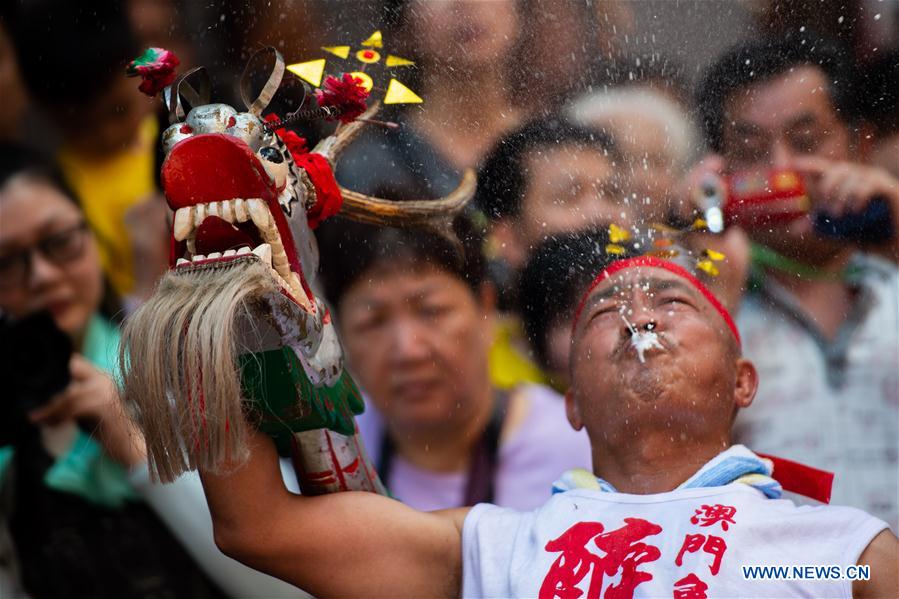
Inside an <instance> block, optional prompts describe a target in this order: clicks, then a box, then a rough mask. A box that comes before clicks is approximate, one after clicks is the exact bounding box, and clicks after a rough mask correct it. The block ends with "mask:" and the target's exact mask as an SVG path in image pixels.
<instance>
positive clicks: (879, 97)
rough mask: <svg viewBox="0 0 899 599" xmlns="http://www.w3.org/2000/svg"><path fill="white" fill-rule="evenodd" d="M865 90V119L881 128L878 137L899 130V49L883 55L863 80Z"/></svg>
mask: <svg viewBox="0 0 899 599" xmlns="http://www.w3.org/2000/svg"><path fill="white" fill-rule="evenodd" d="M858 89H859V90H864V91H865V93H864V95H863V96H862V105H861V107H860V108H861V116H862V117H863V118H864V119H866V120H867V121H869V122H870V123H872V124H873V125H874V126H875V127H877V129H878V131H877V134H878V135H892V134H893V133H895V132H897V131H899V48H894V49H893V50H891V51H889V52H887V53H886V54H883V55H881V56H880V58H879V59H877V60H876V61H875V62H874V63H872V64H871V65H870V66H869V67H868V68H867V69H865V70H864V71H863V72H862V73H861V75H860V78H859V82H858Z"/></svg>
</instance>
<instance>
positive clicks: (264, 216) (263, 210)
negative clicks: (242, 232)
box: [247, 199, 277, 234]
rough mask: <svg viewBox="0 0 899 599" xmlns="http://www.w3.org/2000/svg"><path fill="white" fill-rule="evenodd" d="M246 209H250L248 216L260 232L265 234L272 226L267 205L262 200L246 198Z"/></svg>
mask: <svg viewBox="0 0 899 599" xmlns="http://www.w3.org/2000/svg"><path fill="white" fill-rule="evenodd" d="M247 209H248V210H249V211H250V218H252V219H253V224H254V225H256V228H257V229H259V231H260V232H262V233H263V234H265V233H266V232H267V231H268V230H269V228H270V227H271V226H272V222H271V221H272V215H271V213H270V212H269V211H268V206H266V205H265V202H263V201H262V200H259V199H252V200H247ZM275 234H277V232H275Z"/></svg>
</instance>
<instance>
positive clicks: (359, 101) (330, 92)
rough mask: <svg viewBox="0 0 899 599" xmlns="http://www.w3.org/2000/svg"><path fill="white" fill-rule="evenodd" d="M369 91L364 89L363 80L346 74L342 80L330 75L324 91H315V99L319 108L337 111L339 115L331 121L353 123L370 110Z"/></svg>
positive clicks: (330, 119)
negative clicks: (368, 104)
mask: <svg viewBox="0 0 899 599" xmlns="http://www.w3.org/2000/svg"><path fill="white" fill-rule="evenodd" d="M366 98H368V90H366V89H365V88H364V87H362V80H361V79H359V78H358V77H353V76H352V75H350V74H349V73H344V74H343V77H342V78H341V79H338V78H337V77H333V76H331V75H328V77H327V78H326V79H325V83H324V89H317V90H315V99H316V100H318V105H319V106H330V107H332V108H336V109H337V114H336V115H335V116H333V117H330V118H328V120H329V121H333V120H336V119H340V122H341V123H351V122H353V121H354V120H355V119H356V117H358V116H359V115H360V114H362V113H363V112H365V109H366V108H368V107H367V106H366V105H365V100H366Z"/></svg>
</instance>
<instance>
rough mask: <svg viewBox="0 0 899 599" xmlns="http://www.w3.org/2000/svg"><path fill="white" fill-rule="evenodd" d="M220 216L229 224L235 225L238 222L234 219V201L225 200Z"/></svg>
mask: <svg viewBox="0 0 899 599" xmlns="http://www.w3.org/2000/svg"><path fill="white" fill-rule="evenodd" d="M219 216H221V217H222V218H223V219H225V220H226V221H228V222H229V223H233V222H235V221H236V220H237V219H236V218H234V200H225V201H224V202H222V206H221V209H220V211H219Z"/></svg>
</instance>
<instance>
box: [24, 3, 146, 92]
mask: <svg viewBox="0 0 899 599" xmlns="http://www.w3.org/2000/svg"><path fill="white" fill-rule="evenodd" d="M8 15H9V16H8V17H7V18H8V19H9V24H8V25H9V33H10V37H11V38H12V40H13V44H14V45H15V48H16V54H17V56H18V60H19V65H20V67H21V71H22V78H23V80H24V82H25V85H26V87H27V88H28V90H29V91H30V93H31V95H32V96H33V97H34V99H35V100H37V101H39V102H40V103H42V104H44V105H45V106H48V107H51V108H53V107H66V108H72V107H75V108H81V107H85V106H88V105H90V104H91V103H92V102H93V101H95V100H96V99H97V98H98V97H100V96H101V95H102V94H103V93H104V92H105V91H106V90H107V89H108V87H109V85H110V84H111V83H112V82H113V81H114V80H115V78H116V77H123V76H124V72H125V71H124V69H125V66H126V65H127V64H128V62H129V61H130V60H132V59H133V58H134V57H135V56H137V54H138V53H139V51H140V50H139V44H138V42H137V39H136V37H135V35H134V32H133V30H132V28H131V24H130V23H129V21H128V15H127V11H126V3H124V2H116V1H114V0H93V1H91V2H77V1H75V2H73V1H71V0H22V1H20V2H18V3H17V4H16V5H15V7H14V8H12V9H10V11H9V13H8Z"/></svg>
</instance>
